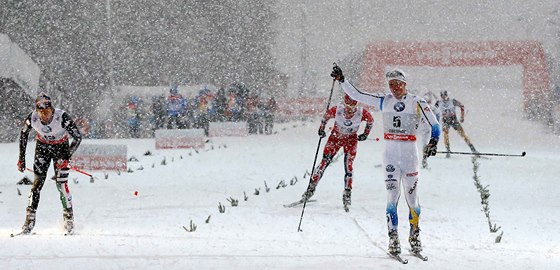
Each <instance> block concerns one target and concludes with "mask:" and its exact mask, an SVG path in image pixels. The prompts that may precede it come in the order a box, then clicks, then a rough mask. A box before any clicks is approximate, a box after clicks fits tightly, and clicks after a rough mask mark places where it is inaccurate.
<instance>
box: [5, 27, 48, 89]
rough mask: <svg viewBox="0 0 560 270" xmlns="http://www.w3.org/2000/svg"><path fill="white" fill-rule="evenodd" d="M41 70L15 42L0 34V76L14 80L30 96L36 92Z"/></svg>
mask: <svg viewBox="0 0 560 270" xmlns="http://www.w3.org/2000/svg"><path fill="white" fill-rule="evenodd" d="M40 76H41V70H40V69H39V66H38V65H37V64H36V63H35V62H33V60H32V59H31V57H29V55H27V54H26V53H25V51H23V50H22V49H21V48H20V47H19V46H18V45H17V44H15V43H13V42H12V41H11V40H10V38H9V37H8V36H7V35H5V34H0V77H4V78H10V79H12V80H14V81H15V82H16V83H17V84H19V86H21V88H23V90H24V91H25V92H26V93H27V94H28V95H30V96H35V95H36V94H37V89H39V78H40Z"/></svg>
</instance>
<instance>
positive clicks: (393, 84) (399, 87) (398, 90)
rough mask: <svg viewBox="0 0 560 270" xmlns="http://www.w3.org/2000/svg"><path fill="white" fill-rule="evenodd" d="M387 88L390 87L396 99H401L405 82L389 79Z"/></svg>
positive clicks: (404, 89) (404, 90)
mask: <svg viewBox="0 0 560 270" xmlns="http://www.w3.org/2000/svg"><path fill="white" fill-rule="evenodd" d="M389 89H391V94H393V96H395V97H396V98H397V99H401V98H402V97H403V96H404V95H406V83H405V82H403V81H399V80H390V81H389Z"/></svg>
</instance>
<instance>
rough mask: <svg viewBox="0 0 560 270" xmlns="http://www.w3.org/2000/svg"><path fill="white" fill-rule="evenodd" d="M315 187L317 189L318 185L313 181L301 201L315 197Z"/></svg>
mask: <svg viewBox="0 0 560 270" xmlns="http://www.w3.org/2000/svg"><path fill="white" fill-rule="evenodd" d="M315 187H317V184H316V183H315V182H313V181H311V182H310V183H309V187H307V190H306V191H305V192H304V193H303V194H302V195H301V201H307V200H309V199H310V198H311V197H313V194H315Z"/></svg>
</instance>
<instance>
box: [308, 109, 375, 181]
mask: <svg viewBox="0 0 560 270" xmlns="http://www.w3.org/2000/svg"><path fill="white" fill-rule="evenodd" d="M332 118H334V119H335V124H334V127H333V130H332V132H331V135H330V136H329V139H328V140H327V144H326V145H325V148H324V150H323V159H322V160H321V164H320V165H319V166H318V167H317V168H316V169H315V172H314V173H313V176H312V179H313V182H314V183H315V184H318V182H319V180H321V177H322V176H323V172H324V171H325V169H326V168H327V167H328V166H329V164H330V163H331V162H332V159H333V157H334V155H335V154H336V153H337V152H338V150H339V149H340V148H341V147H343V150H344V171H345V176H344V188H345V189H352V163H353V162H354V158H356V149H357V145H358V135H357V132H358V128H359V127H360V124H361V122H362V121H366V127H365V130H364V133H363V135H365V137H367V136H368V135H369V132H370V130H371V127H372V125H373V117H372V116H371V114H370V113H369V112H368V111H367V110H366V109H364V108H362V107H360V106H358V107H355V109H354V108H348V107H345V106H344V105H343V104H340V105H337V106H334V107H332V108H330V109H329V110H328V111H327V112H326V113H325V115H324V116H323V119H322V120H321V126H320V127H319V130H324V129H325V125H326V124H327V121H328V120H329V119H332Z"/></svg>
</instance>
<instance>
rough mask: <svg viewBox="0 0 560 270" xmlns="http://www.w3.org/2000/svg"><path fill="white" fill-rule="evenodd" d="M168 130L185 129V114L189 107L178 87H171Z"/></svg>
mask: <svg viewBox="0 0 560 270" xmlns="http://www.w3.org/2000/svg"><path fill="white" fill-rule="evenodd" d="M166 105H167V117H168V119H167V128H168V129H172V128H185V124H184V123H183V121H182V117H183V114H184V113H185V109H186V107H187V101H186V100H185V98H183V96H182V95H181V94H179V91H178V89H177V86H173V87H171V89H170V90H169V96H168V97H167V104H166Z"/></svg>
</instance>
